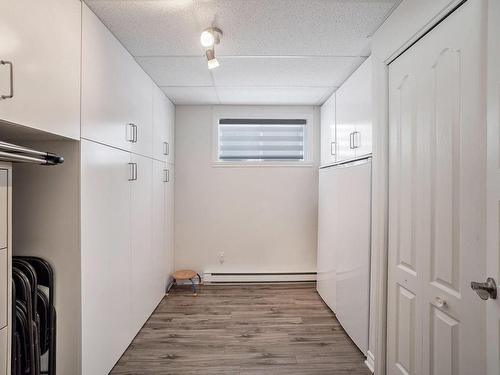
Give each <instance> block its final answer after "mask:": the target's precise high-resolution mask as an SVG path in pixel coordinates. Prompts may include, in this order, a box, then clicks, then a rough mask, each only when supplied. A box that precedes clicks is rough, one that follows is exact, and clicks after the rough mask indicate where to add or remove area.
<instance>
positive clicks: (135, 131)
mask: <svg viewBox="0 0 500 375" xmlns="http://www.w3.org/2000/svg"><path fill="white" fill-rule="evenodd" d="M132 125H133V126H134V140H133V142H134V143H137V133H138V132H137V125H136V124H132Z"/></svg>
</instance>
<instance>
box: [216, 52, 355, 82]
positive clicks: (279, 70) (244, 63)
mask: <svg viewBox="0 0 500 375" xmlns="http://www.w3.org/2000/svg"><path fill="white" fill-rule="evenodd" d="M219 60H220V64H221V65H220V67H218V68H217V69H214V70H213V71H212V74H213V77H214V81H215V85H216V86H217V87H219V86H245V87H246V86H250V87H252V86H268V87H286V86H307V87H309V86H322V87H325V86H339V85H340V84H341V83H342V82H343V81H344V80H345V79H346V77H347V76H349V74H351V73H352V72H353V71H354V70H355V69H356V68H357V67H358V66H359V65H360V64H361V63H362V62H363V61H364V58H361V57H314V58H311V57H307V58H281V57H272V58H269V57H259V58H247V57H241V58H228V57H221V58H219Z"/></svg>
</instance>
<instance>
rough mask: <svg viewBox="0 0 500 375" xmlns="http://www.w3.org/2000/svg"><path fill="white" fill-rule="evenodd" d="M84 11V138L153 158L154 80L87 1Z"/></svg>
mask: <svg viewBox="0 0 500 375" xmlns="http://www.w3.org/2000/svg"><path fill="white" fill-rule="evenodd" d="M82 13H83V14H82V138H85V139H90V140H93V141H96V142H100V143H103V144H106V145H109V146H113V147H117V148H120V149H123V150H127V151H132V152H135V153H138V154H141V155H144V156H149V157H151V156H152V155H153V114H152V107H153V86H154V84H153V82H152V81H151V79H150V78H149V76H148V75H147V74H146V73H145V72H144V71H143V70H142V69H141V68H140V66H139V65H138V64H137V63H136V61H135V60H134V58H133V57H132V56H131V55H130V54H129V53H128V52H127V50H126V49H125V48H124V47H123V46H122V45H121V44H120V42H119V41H118V40H117V39H116V38H115V37H114V36H113V35H112V34H111V33H110V32H109V30H108V29H107V28H106V27H105V26H104V24H103V23H102V22H101V21H100V20H99V19H98V18H97V16H96V15H95V14H94V13H93V12H92V11H91V10H90V9H89V8H88V7H87V6H86V5H83V8H82Z"/></svg>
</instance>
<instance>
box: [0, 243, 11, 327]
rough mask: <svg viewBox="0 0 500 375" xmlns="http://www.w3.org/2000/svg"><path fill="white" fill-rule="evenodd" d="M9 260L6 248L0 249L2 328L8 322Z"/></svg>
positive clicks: (0, 321)
mask: <svg viewBox="0 0 500 375" xmlns="http://www.w3.org/2000/svg"><path fill="white" fill-rule="evenodd" d="M8 271H9V261H8V253H7V249H2V250H0V329H2V328H4V327H5V326H6V325H7V323H8V319H7V317H8V308H7V307H8V306H9V303H10V301H9V296H8V291H9V288H8V285H9V281H10V280H9V279H8V274H9V272H8Z"/></svg>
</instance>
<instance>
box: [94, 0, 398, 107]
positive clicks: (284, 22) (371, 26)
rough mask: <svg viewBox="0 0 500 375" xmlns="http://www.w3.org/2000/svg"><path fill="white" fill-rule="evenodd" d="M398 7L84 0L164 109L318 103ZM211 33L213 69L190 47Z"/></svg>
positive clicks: (266, 0)
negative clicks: (214, 38)
mask: <svg viewBox="0 0 500 375" xmlns="http://www.w3.org/2000/svg"><path fill="white" fill-rule="evenodd" d="M399 2H400V0H86V3H87V4H88V5H89V7H90V8H91V9H92V10H93V11H94V12H95V13H96V14H97V16H98V17H99V18H100V19H101V20H102V21H103V22H104V23H105V24H106V26H107V27H108V28H109V29H110V30H111V31H112V32H113V34H114V35H115V36H116V37H117V38H118V39H119V40H120V41H121V42H122V43H123V44H124V46H125V47H126V48H127V49H128V50H129V51H130V52H131V54H132V55H134V57H135V58H136V60H137V61H138V63H139V64H140V65H141V66H142V67H143V69H144V70H145V71H146V72H147V73H148V74H149V75H150V76H151V78H152V79H153V80H154V81H155V83H156V84H157V85H158V86H160V87H161V88H162V89H163V91H164V92H165V93H166V95H167V96H169V97H170V99H171V100H172V101H173V102H174V104H287V103H289V104H315V105H316V104H321V103H322V101H324V100H325V99H326V98H327V97H328V93H330V92H332V91H333V90H334V89H335V88H336V87H338V86H339V85H340V84H341V83H342V82H343V81H344V80H345V79H346V78H347V77H348V76H349V75H350V74H351V73H352V72H353V71H354V70H355V69H356V68H357V67H358V66H359V65H360V64H361V62H362V61H363V60H364V59H365V58H366V57H367V56H368V55H369V53H370V36H371V35H372V34H373V33H374V32H375V30H376V29H377V28H378V27H379V26H380V24H381V23H382V22H383V21H384V20H385V18H386V17H387V16H388V15H389V14H390V13H391V12H392V11H393V10H394V8H395V7H396V6H397V4H399ZM212 25H213V26H217V27H220V28H221V29H222V31H223V36H222V40H221V44H220V45H217V46H216V55H217V58H218V60H219V62H220V67H218V68H216V69H214V70H208V68H207V64H206V59H205V57H204V51H203V49H202V47H201V45H200V42H199V36H200V33H201V31H202V30H203V29H205V28H206V27H209V26H212Z"/></svg>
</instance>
